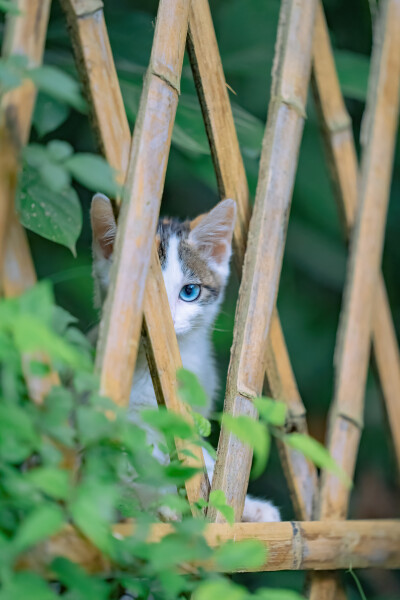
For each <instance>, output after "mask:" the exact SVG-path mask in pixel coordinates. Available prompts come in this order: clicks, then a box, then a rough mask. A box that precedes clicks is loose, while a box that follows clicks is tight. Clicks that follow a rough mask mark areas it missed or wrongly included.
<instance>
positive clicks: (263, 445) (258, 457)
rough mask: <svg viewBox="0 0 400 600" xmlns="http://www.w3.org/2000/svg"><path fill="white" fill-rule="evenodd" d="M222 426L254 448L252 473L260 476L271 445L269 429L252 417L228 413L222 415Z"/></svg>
mask: <svg viewBox="0 0 400 600" xmlns="http://www.w3.org/2000/svg"><path fill="white" fill-rule="evenodd" d="M222 426H223V427H226V428H227V429H228V430H229V431H230V432H231V433H233V434H234V435H235V436H236V437H237V438H239V440H241V441H242V442H244V443H245V444H248V445H249V446H250V447H251V448H253V451H254V465H253V470H252V475H253V477H259V476H260V475H261V473H262V472H263V471H264V469H265V466H266V464H267V459H268V454H269V449H270V445H271V436H270V434H269V431H268V429H267V428H266V427H265V425H263V424H262V423H259V422H258V421H256V420H255V419H252V418H251V417H247V416H239V417H232V415H228V414H227V413H224V414H223V416H222Z"/></svg>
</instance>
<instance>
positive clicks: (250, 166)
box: [29, 0, 400, 600]
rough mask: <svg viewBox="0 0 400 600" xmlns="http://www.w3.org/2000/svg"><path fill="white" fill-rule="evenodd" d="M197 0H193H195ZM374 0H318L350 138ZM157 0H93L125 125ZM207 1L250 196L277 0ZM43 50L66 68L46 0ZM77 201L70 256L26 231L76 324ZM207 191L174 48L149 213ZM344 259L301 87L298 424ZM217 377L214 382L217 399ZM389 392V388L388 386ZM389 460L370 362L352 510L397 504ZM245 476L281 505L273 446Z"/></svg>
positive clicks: (373, 576) (83, 286) (77, 143)
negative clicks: (166, 142)
mask: <svg viewBox="0 0 400 600" xmlns="http://www.w3.org/2000/svg"><path fill="white" fill-rule="evenodd" d="M194 1H196V0H194ZM375 5H376V3H375V2H374V1H373V0H370V2H368V1H367V0H351V2H349V1H348V0H325V1H324V7H325V11H326V16H327V21H328V26H329V30H330V34H331V40H332V44H333V46H334V50H335V58H336V62H337V66H338V70H339V76H340V80H341V83H342V89H343V93H344V95H345V99H346V105H347V108H348V110H349V112H350V115H351V117H352V120H353V126H354V135H355V140H356V144H357V147H359V134H360V125H361V118H362V114H363V110H364V102H365V94H366V87H367V78H368V70H369V55H370V51H371V44H372V29H371V12H370V9H371V8H372V10H374V7H375ZM156 9H157V2H156V1H153V0H141V1H140V0H106V1H105V16H106V22H107V25H108V29H109V35H110V39H111V45H112V49H113V52H114V55H115V60H116V64H117V68H118V72H119V76H120V80H121V85H122V88H123V92H124V99H125V102H126V107H127V111H128V115H129V117H130V120H131V123H132V125H133V122H134V117H135V114H136V110H137V104H138V100H139V95H140V88H141V83H142V79H143V74H144V72H145V68H146V65H147V63H148V59H149V55H150V48H151V41H152V35H153V31H154V19H155V15H156ZM211 9H212V14H213V19H214V24H215V28H216V33H217V39H218V43H219V47H220V52H221V56H222V62H223V65H224V69H225V75H226V80H227V83H228V84H229V85H230V86H231V88H233V90H234V91H235V94H232V93H231V94H230V98H231V102H232V105H233V106H234V112H235V118H236V124H237V127H238V134H239V139H240V143H241V150H242V154H243V157H244V160H245V165H246V170H247V175H248V180H249V186H250V190H251V194H252V196H253V198H254V193H255V186H256V179H257V172H258V161H259V154H260V147H261V139H262V135H263V128H264V124H265V119H266V113H267V106H268V99H269V85H270V72H271V66H272V60H273V52H274V44H275V33H276V26H277V20H278V13H279V2H278V1H277V0H214V1H213V0H212V1H211ZM45 61H46V62H47V63H48V64H54V65H57V66H61V67H63V68H65V69H66V70H67V71H69V72H70V73H73V72H74V66H73V57H72V54H71V47H70V43H69V39H68V35H67V30H66V27H65V21H64V18H63V15H62V13H61V11H60V9H59V7H58V4H57V3H55V4H54V7H53V9H52V14H51V19H50V27H49V34H48V41H47V46H46V57H45ZM53 138H56V139H66V140H68V141H69V142H70V143H71V144H72V145H73V146H74V148H75V150H76V151H96V146H95V141H94V138H93V135H92V133H91V130H90V125H89V122H88V119H87V117H85V116H83V115H80V114H78V113H76V112H72V113H71V114H70V115H69V117H68V119H67V120H66V122H65V123H64V124H63V125H61V126H60V127H59V128H58V129H57V130H56V131H54V132H52V133H51V134H50V135H46V136H44V137H41V138H40V137H39V135H38V131H37V129H34V130H33V133H32V139H33V140H36V141H37V140H39V141H42V142H47V141H48V140H49V139H53ZM77 189H78V192H79V195H80V198H81V201H82V206H83V213H84V227H83V231H82V234H81V236H80V239H79V242H78V256H77V258H76V259H75V258H73V256H72V255H71V253H70V252H69V251H68V250H66V249H65V248H63V247H61V246H57V245H55V244H52V243H51V242H49V241H47V240H45V239H43V238H40V237H39V236H37V235H35V234H30V235H29V237H30V242H31V247H32V252H33V256H34V260H35V264H36V268H37V271H38V274H39V276H40V277H41V278H42V277H47V278H50V279H51V280H52V281H53V283H54V289H55V293H56V296H57V300H58V302H59V303H60V304H61V305H62V306H64V307H65V308H67V309H68V310H69V311H70V312H72V313H73V314H74V315H76V316H77V317H78V318H79V320H80V324H81V327H82V329H83V330H84V331H87V330H88V329H89V328H90V327H91V325H93V324H94V323H95V322H96V321H97V314H96V312H95V311H94V309H93V306H92V295H93V291H92V280H91V253H90V244H91V233H90V227H89V219H88V211H89V205H90V194H89V193H88V192H87V190H85V189H83V188H80V187H78V188H77ZM217 201H218V195H217V186H216V181H215V176H214V172H213V167H212V162H211V158H210V155H209V151H208V146H207V139H206V136H205V133H204V126H203V123H202V120H201V113H200V110H199V108H198V102H197V97H196V94H195V90H194V86H193V83H192V79H191V71H190V66H189V63H188V61H187V59H185V64H184V70H183V80H182V97H181V103H180V105H179V108H178V113H177V121H176V127H175V131H174V139H173V145H172V148H171V154H170V160H169V165H168V172H167V178H166V185H165V192H164V197H163V202H162V213H164V214H170V215H174V216H182V217H186V216H190V217H192V216H195V215H197V214H198V213H199V212H203V211H204V210H205V209H208V208H210V207H212V206H213V205H214V204H215V203H216V202H217ZM399 233H400V151H399V136H398V137H397V150H396V158H395V164H394V172H393V182H392V189H391V200H390V205H389V212H388V219H387V228H386V240H385V247H384V256H383V266H382V269H383V274H384V277H385V281H386V285H387V290H388V295H389V300H390V305H391V309H392V313H393V319H394V323H395V326H396V330H397V334H398V335H399V329H400V285H399V271H400V246H399V244H398V236H399ZM345 269H346V247H345V244H344V241H343V237H342V234H341V229H340V226H339V220H338V215H337V211H336V206H335V202H334V199H333V195H332V190H331V186H330V181H329V176H328V171H327V166H326V163H325V160H324V149H323V145H322V139H321V135H320V132H319V128H318V123H317V120H316V115H315V110H314V106H313V101H312V98H311V97H310V98H309V101H308V106H307V120H306V124H305V129H304V136H303V141H302V146H301V151H300V160H299V166H298V170H297V177H296V184H295V189H294V194H293V205H292V210H291V218H290V221H289V229H288V237H287V245H286V252H285V258H284V264H283V269H282V277H281V285H280V290H279V297H278V309H279V312H280V316H281V321H282V325H283V330H284V333H285V336H286V341H287V345H288V349H289V353H290V357H291V360H292V365H293V368H294V372H295V375H296V378H297V381H298V386H299V389H300V393H301V396H302V398H303V401H304V403H305V405H306V408H307V411H308V419H309V426H310V431H311V433H312V434H313V435H314V436H315V437H317V438H318V439H320V440H323V439H324V434H325V422H326V415H327V410H328V407H329V402H330V399H331V397H332V391H333V355H334V348H335V338H336V329H337V324H338V317H339V312H340V306H341V301H342V289H343V283H344V278H345ZM237 287H238V282H237V280H236V276H232V281H231V283H230V285H229V289H228V292H227V296H226V301H225V305H224V308H223V312H222V313H221V315H220V317H219V319H218V322H217V325H216V331H215V332H214V340H215V346H216V350H217V354H218V359H219V364H220V368H221V381H223V378H224V376H225V374H226V368H227V364H228V360H229V349H230V345H231V340H232V324H233V316H234V310H235V304H236V298H237ZM222 400H223V386H222V389H221V406H222ZM399 400H400V399H399ZM396 480H397V476H396V467H395V461H394V457H393V452H392V449H391V443H390V438H389V434H388V429H387V427H386V424H385V415H384V411H383V409H382V402H381V394H380V390H379V386H378V384H377V379H376V378H374V376H373V372H372V370H371V372H370V374H369V379H368V388H367V392H366V410H365V430H364V433H363V436H362V440H361V446H360V453H359V460H358V465H357V472H356V477H355V490H354V492H353V494H352V503H351V509H350V515H351V517H353V518H385V517H398V516H399V494H398V490H397V489H396V482H397V481H396ZM251 490H252V491H253V492H256V493H257V494H260V495H265V496H266V497H268V498H272V499H273V500H274V501H275V502H276V503H277V504H278V506H280V507H281V509H282V515H283V518H284V519H291V518H293V512H292V508H291V505H290V501H289V498H288V490H287V487H286V483H285V480H284V477H283V475H282V472H281V468H280V465H279V461H278V459H277V456H276V452H275V450H274V451H273V453H272V456H271V459H270V462H269V466H268V469H267V472H266V474H265V475H264V476H263V477H262V478H260V479H258V480H257V481H255V482H252V483H251ZM359 576H360V578H361V580H362V583H363V585H364V588H365V591H366V594H367V597H368V598H370V599H372V598H375V599H377V598H381V599H383V598H385V599H387V600H388V599H389V598H391V599H394V598H397V599H398V598H400V583H399V578H398V577H397V576H396V574H393V573H389V572H388V573H383V572H377V571H369V572H360V573H359ZM344 578H345V581H346V584H347V585H348V586H349V592H350V597H351V598H358V597H359V595H358V592H357V591H356V590H355V587H354V584H353V582H352V579H351V577H350V575H344ZM238 579H239V580H240V581H245V580H246V581H247V582H248V584H249V585H250V586H251V587H257V586H258V585H261V584H262V585H271V586H279V587H290V586H293V588H296V589H301V587H302V582H303V580H304V575H303V574H302V573H295V572H289V573H283V574H282V573H265V574H260V575H247V576H241V577H238Z"/></svg>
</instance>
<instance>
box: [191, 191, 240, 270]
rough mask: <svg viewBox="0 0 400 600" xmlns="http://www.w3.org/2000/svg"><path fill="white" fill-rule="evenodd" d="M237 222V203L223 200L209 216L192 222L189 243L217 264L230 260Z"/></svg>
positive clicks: (201, 216)
mask: <svg viewBox="0 0 400 600" xmlns="http://www.w3.org/2000/svg"><path fill="white" fill-rule="evenodd" d="M235 221H236V202H235V201H234V200H231V199H227V200H222V202H220V203H219V204H217V206H216V207H215V208H213V209H212V210H211V211H210V212H209V213H208V214H206V215H200V216H199V217H197V218H196V219H194V221H192V222H191V231H190V234H189V242H190V243H191V244H193V245H194V246H196V247H197V248H198V249H199V250H200V251H201V252H203V253H204V254H205V255H206V256H208V257H209V258H211V259H213V260H214V261H215V262H216V263H219V264H220V263H223V262H224V261H226V260H228V259H229V257H230V254H231V245H232V235H233V230H234V227H235Z"/></svg>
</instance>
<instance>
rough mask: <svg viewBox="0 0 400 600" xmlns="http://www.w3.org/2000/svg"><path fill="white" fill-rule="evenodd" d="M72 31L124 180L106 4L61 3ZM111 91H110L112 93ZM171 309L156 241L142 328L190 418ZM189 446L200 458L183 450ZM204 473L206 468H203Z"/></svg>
mask: <svg viewBox="0 0 400 600" xmlns="http://www.w3.org/2000/svg"><path fill="white" fill-rule="evenodd" d="M61 4H62V6H63V8H64V10H65V12H66V14H67V19H68V23H69V27H70V30H71V36H72V41H73V46H74V50H75V54H76V57H77V63H78V69H79V73H80V76H81V78H82V79H83V81H84V83H85V89H86V94H87V96H88V100H89V105H90V106H91V107H92V113H93V114H92V120H93V125H94V128H95V131H96V134H97V138H98V141H99V145H100V148H101V149H102V152H103V153H104V155H105V157H106V158H107V160H108V162H109V163H110V165H111V166H112V167H113V168H114V169H116V171H117V172H118V173H119V174H120V175H119V177H120V180H121V181H123V180H124V175H125V173H126V170H127V166H128V153H129V147H130V141H131V134H130V129H129V123H128V120H127V117H126V113H125V108H124V104H123V100H122V95H121V90H120V86H119V83H118V77H117V73H116V70H115V65H114V61H113V57H112V52H111V47H110V43H109V39H108V33H107V29H106V26H105V22H104V16H103V11H102V3H101V2H97V4H96V6H93V2H90V3H89V4H86V5H83V3H82V1H79V2H77V1H76V0H62V2H61ZM110 90H111V92H109V91H110ZM170 315H171V312H170V309H169V304H168V298H167V294H166V291H165V286H164V280H163V276H162V272H161V267H160V263H159V260H158V255H157V249H156V246H155V243H153V246H152V250H151V261H150V268H149V273H148V276H147V283H146V292H145V296H144V332H145V337H146V341H147V344H146V348H147V355H148V359H149V367H150V372H151V374H152V377H153V382H154V387H155V391H156V396H157V400H158V402H159V403H160V404H165V405H166V406H167V407H168V408H169V409H170V410H173V411H174V412H178V413H179V414H180V415H182V416H184V418H186V419H191V417H190V415H189V414H188V412H187V410H186V408H185V406H184V405H183V404H182V403H181V402H180V400H179V398H178V395H177V389H176V370H177V369H178V368H179V367H181V366H182V361H181V357H180V353H179V347H178V342H177V339H176V335H175V330H174V326H173V322H172V318H171V316H170ZM176 446H177V450H178V455H179V457H180V458H181V460H183V461H184V462H185V463H186V464H190V465H192V466H194V463H195V466H199V467H201V466H203V467H204V460H203V453H202V450H201V448H199V447H198V446H192V445H190V446H189V445H188V444H187V443H185V442H184V441H182V440H179V439H177V440H176ZM184 449H185V450H186V449H189V450H190V451H191V452H192V453H193V454H195V456H196V461H194V460H193V459H191V458H189V457H188V456H187V455H185V454H182V452H181V450H184ZM203 471H204V469H203ZM208 489H209V483H208V478H207V475H206V473H205V472H204V474H203V475H198V476H196V477H193V478H192V479H191V480H189V481H188V482H187V484H186V491H187V495H188V499H189V501H190V502H191V504H193V503H194V502H195V501H196V500H198V498H199V497H200V496H201V497H203V498H207V496H208Z"/></svg>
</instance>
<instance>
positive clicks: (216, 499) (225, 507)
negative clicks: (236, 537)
mask: <svg viewBox="0 0 400 600" xmlns="http://www.w3.org/2000/svg"><path fill="white" fill-rule="evenodd" d="M209 504H210V505H211V506H214V508H216V509H217V510H219V512H220V513H221V514H222V515H223V516H224V517H225V519H226V520H227V521H228V523H229V525H233V524H234V522H235V511H234V510H233V508H232V506H229V504H227V503H226V496H225V494H224V492H223V491H222V490H214V491H212V492H211V493H210V498H209Z"/></svg>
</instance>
